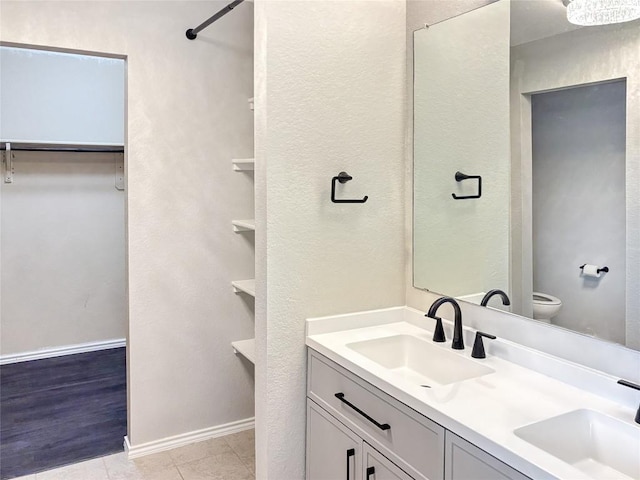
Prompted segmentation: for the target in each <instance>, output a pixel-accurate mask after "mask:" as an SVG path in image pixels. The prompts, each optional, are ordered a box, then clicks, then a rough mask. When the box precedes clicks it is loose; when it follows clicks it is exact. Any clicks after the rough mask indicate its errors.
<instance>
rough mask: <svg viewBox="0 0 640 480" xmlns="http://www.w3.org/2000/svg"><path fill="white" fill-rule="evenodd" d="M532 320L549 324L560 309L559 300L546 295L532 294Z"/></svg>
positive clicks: (560, 303)
mask: <svg viewBox="0 0 640 480" xmlns="http://www.w3.org/2000/svg"><path fill="white" fill-rule="evenodd" d="M532 300H533V318H534V319H535V320H540V321H541V322H546V323H551V319H553V317H555V316H556V315H558V312H560V309H561V308H562V302H561V301H560V299H559V298H556V297H554V296H553V295H548V294H546V293H540V292H533V299H532Z"/></svg>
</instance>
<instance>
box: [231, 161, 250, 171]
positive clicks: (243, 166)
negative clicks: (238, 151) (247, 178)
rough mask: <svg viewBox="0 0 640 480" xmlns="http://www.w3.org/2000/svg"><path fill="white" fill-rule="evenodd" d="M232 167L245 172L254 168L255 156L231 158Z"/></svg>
mask: <svg viewBox="0 0 640 480" xmlns="http://www.w3.org/2000/svg"><path fill="white" fill-rule="evenodd" d="M231 163H233V169H234V170H235V171H237V172H246V171H250V170H253V169H254V166H255V164H256V159H255V158H234V159H233V160H231Z"/></svg>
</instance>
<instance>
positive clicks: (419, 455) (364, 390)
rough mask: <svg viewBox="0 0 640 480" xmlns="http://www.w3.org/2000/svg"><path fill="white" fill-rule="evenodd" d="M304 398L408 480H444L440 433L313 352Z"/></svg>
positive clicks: (429, 421)
mask: <svg viewBox="0 0 640 480" xmlns="http://www.w3.org/2000/svg"><path fill="white" fill-rule="evenodd" d="M336 394H338V396H339V397H341V398H338V396H336ZM308 395H309V398H312V399H313V400H315V401H316V402H318V403H319V404H320V405H322V406H323V407H324V408H326V409H327V410H328V411H330V412H331V413H332V414H333V415H335V416H336V417H337V418H338V419H340V420H341V421H343V422H345V424H347V425H349V427H350V428H352V429H353V430H354V431H356V433H358V434H359V435H360V436H361V437H362V438H364V439H365V440H366V441H367V442H369V443H371V444H372V445H374V446H375V448H377V449H378V450H380V451H381V452H382V453H383V454H384V455H385V456H387V457H388V458H390V459H391V460H392V461H393V462H394V463H397V464H398V465H400V466H401V467H402V468H404V469H405V470H406V471H407V472H409V473H410V474H411V475H412V476H414V477H417V478H427V479H430V480H435V479H441V478H442V477H443V473H444V428H442V427H441V426H440V425H438V424H437V423H434V422H432V421H431V420H429V419H427V418H425V417H423V416H422V415H420V414H419V413H417V412H416V411H414V410H412V409H410V408H409V407H407V406H406V405H404V404H402V403H401V402H399V401H397V400H395V399H393V398H392V397H390V396H389V395H387V394H385V393H384V392H382V391H381V390H379V389H378V388H376V387H374V386H372V385H370V384H368V383H367V382H365V381H364V380H362V379H360V378H358V377H356V376H355V375H353V374H352V373H350V372H348V371H347V370H345V369H344V368H342V367H340V366H339V365H337V364H335V363H334V362H331V360H328V359H327V358H325V357H322V356H321V355H319V354H318V353H316V352H312V351H311V350H310V354H309V376H308Z"/></svg>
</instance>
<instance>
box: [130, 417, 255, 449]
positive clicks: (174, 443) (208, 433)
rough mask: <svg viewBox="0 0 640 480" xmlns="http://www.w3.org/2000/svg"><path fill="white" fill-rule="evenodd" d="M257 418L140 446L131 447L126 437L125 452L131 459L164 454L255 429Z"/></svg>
mask: <svg viewBox="0 0 640 480" xmlns="http://www.w3.org/2000/svg"><path fill="white" fill-rule="evenodd" d="M255 423H256V422H255V417H251V418H246V419H244V420H238V421H236V422H231V423H225V424H224V425H218V426H216V427H209V428H205V429H202V430H195V431H193V432H188V433H182V434H180V435H174V436H173V437H166V438H163V439H160V440H154V441H153V442H147V443H142V444H140V445H133V446H132V445H131V443H130V442H129V438H128V437H124V451H125V453H126V454H127V456H128V457H129V459H131V458H138V457H143V456H145V455H151V454H152V453H158V452H164V451H166V450H171V449H174V448H178V447H183V446H185V445H189V444H190V443H195V442H201V441H203V440H209V439H210V438H216V437H223V436H225V435H231V434H232V433H238V432H242V431H244V430H250V429H252V428H254V427H255Z"/></svg>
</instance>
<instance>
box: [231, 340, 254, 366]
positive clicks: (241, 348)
mask: <svg viewBox="0 0 640 480" xmlns="http://www.w3.org/2000/svg"><path fill="white" fill-rule="evenodd" d="M231 346H232V347H233V353H235V354H236V355H237V354H238V353H239V354H240V355H242V356H243V357H245V358H246V359H247V360H249V361H250V362H251V363H253V364H255V363H256V341H255V339H254V338H250V339H248V340H238V341H237V342H231Z"/></svg>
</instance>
